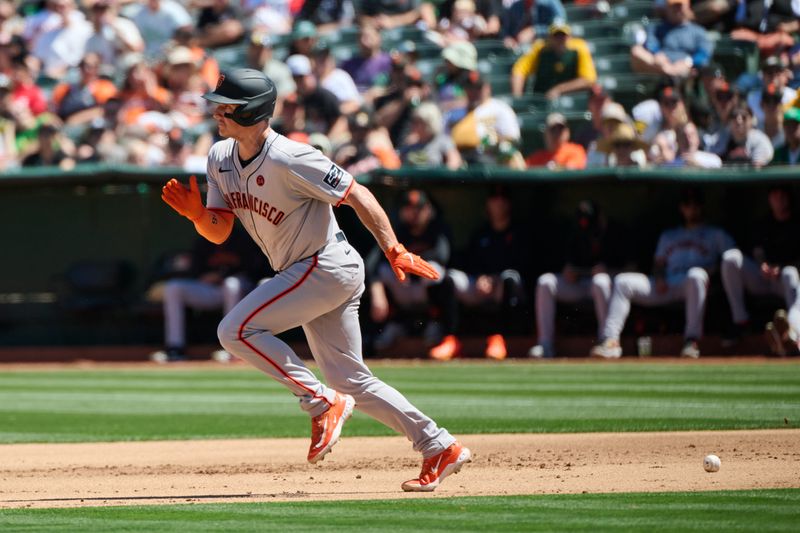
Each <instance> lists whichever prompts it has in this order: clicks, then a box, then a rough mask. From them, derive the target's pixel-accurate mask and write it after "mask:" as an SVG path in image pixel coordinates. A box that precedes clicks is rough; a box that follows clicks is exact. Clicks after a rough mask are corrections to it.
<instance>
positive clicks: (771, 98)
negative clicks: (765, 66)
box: [761, 83, 783, 105]
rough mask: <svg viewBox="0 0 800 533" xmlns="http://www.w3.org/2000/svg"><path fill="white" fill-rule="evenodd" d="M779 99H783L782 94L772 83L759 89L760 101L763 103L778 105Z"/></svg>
mask: <svg viewBox="0 0 800 533" xmlns="http://www.w3.org/2000/svg"><path fill="white" fill-rule="evenodd" d="M781 100H783V95H782V94H781V92H780V91H779V90H778V88H777V87H776V86H775V84H774V83H770V84H769V85H767V86H766V87H764V90H763V91H761V102H762V103H764V104H773V105H780V103H781Z"/></svg>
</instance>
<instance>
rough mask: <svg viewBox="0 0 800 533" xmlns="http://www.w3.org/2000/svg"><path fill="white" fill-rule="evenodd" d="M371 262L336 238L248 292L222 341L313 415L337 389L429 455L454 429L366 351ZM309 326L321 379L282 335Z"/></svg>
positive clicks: (222, 329) (225, 324) (225, 323)
mask: <svg viewBox="0 0 800 533" xmlns="http://www.w3.org/2000/svg"><path fill="white" fill-rule="evenodd" d="M363 292H364V263H363V261H362V259H361V256H360V255H359V254H358V252H357V251H356V250H355V249H354V248H353V247H351V246H350V244H349V243H347V241H342V242H335V243H329V244H328V245H326V246H325V247H324V248H323V249H322V250H320V251H319V252H318V253H317V254H316V255H314V256H312V257H310V258H307V259H303V260H301V261H298V262H297V263H294V264H293V265H291V266H290V267H289V268H287V269H286V270H284V271H282V272H280V273H279V274H277V275H276V276H275V277H274V278H272V279H270V280H269V281H267V282H265V283H263V284H262V285H259V286H258V287H257V288H256V289H254V290H253V292H251V293H250V294H248V295H247V296H246V297H245V298H244V299H243V300H242V301H241V302H240V303H239V304H238V305H236V307H234V309H233V310H232V311H231V312H230V313H228V315H227V316H226V317H225V318H224V319H223V320H222V322H221V323H220V325H219V329H218V335H219V339H220V342H221V343H222V346H223V347H224V348H225V349H226V350H227V351H228V352H230V353H232V354H234V355H236V356H237V357H240V358H242V359H244V360H246V361H248V362H249V363H250V364H252V365H253V366H255V367H256V368H258V369H259V370H261V371H262V372H264V373H265V374H267V375H269V376H271V377H273V378H274V379H276V380H277V381H279V382H280V383H282V384H283V385H285V386H286V387H287V388H288V389H289V390H290V391H291V392H292V393H293V394H294V395H295V396H297V397H298V398H299V400H300V406H301V407H302V409H303V410H305V411H306V412H308V414H309V415H311V416H317V415H320V414H322V413H323V412H325V411H326V410H327V409H328V407H329V406H330V404H331V402H333V399H334V396H335V392H336V391H338V392H341V393H346V394H350V395H352V396H353V397H354V398H355V401H356V408H357V409H359V410H361V411H363V412H364V413H366V414H367V415H369V416H371V417H372V418H375V419H376V420H378V421H380V422H382V423H383V424H385V425H387V426H389V427H390V428H392V429H394V430H395V431H397V432H399V433H402V434H404V435H406V437H408V439H409V440H410V441H411V442H412V443H413V444H414V449H415V450H417V451H419V452H421V453H422V454H423V456H425V457H431V456H433V455H436V454H438V453H440V452H441V451H442V450H444V449H446V448H447V447H448V446H450V445H451V444H453V443H454V442H455V438H453V436H452V435H450V433H448V432H447V430H446V429H444V428H440V427H438V426H437V425H436V423H435V422H434V421H433V420H431V419H430V418H428V417H427V416H425V415H424V414H423V413H422V412H420V411H419V410H418V409H417V408H416V407H414V406H413V405H412V404H411V403H410V402H409V401H408V400H407V399H406V398H405V397H404V396H403V395H402V394H400V393H399V392H398V391H397V390H395V389H394V388H392V387H390V386H389V385H386V384H385V383H384V382H382V381H381V380H380V379H378V378H377V377H375V376H374V375H373V374H372V372H371V371H370V370H369V368H367V365H366V364H365V363H364V360H363V359H362V355H361V329H360V326H359V323H358V306H359V300H360V298H361V294H362V293H363ZM297 326H302V327H303V331H304V332H305V334H306V338H307V339H308V344H309V346H310V347H311V352H312V354H313V356H314V360H315V361H316V362H317V364H318V365H319V368H320V370H321V371H322V374H323V376H324V377H325V380H326V382H327V385H325V384H323V383H321V382H320V381H319V380H318V379H317V377H316V376H315V375H314V373H313V372H311V370H309V369H308V367H306V365H305V364H303V361H302V360H301V359H300V358H299V357H298V356H297V355H296V354H295V353H294V352H293V351H292V349H291V348H290V347H289V346H288V345H287V344H286V343H285V342H283V341H282V340H280V339H278V338H277V337H276V336H275V335H277V334H279V333H281V332H283V331H286V330H288V329H291V328H294V327H297Z"/></svg>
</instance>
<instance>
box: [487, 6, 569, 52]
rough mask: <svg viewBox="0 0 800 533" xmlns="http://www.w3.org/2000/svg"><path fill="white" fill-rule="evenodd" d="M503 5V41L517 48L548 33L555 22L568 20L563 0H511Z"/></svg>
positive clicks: (507, 45) (509, 46)
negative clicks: (532, 0) (530, 0)
mask: <svg viewBox="0 0 800 533" xmlns="http://www.w3.org/2000/svg"><path fill="white" fill-rule="evenodd" d="M503 7H504V9H503V16H502V20H501V24H502V30H501V34H502V36H503V42H504V43H505V45H506V47H508V48H511V49H515V50H516V49H521V48H523V47H524V46H526V45H529V44H530V43H531V42H533V40H534V39H535V38H537V37H543V36H544V35H546V34H547V29H548V28H549V27H550V25H551V24H553V23H554V22H557V21H565V20H567V11H566V10H565V9H564V5H563V4H562V2H561V0H537V1H536V2H528V1H526V0H511V1H510V2H503Z"/></svg>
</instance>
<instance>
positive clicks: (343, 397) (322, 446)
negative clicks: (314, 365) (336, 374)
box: [308, 392, 356, 463]
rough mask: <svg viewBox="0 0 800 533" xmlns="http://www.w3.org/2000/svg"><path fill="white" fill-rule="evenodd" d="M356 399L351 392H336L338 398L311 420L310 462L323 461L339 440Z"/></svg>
mask: <svg viewBox="0 0 800 533" xmlns="http://www.w3.org/2000/svg"><path fill="white" fill-rule="evenodd" d="M355 405H356V401H355V400H354V399H353V397H352V396H350V395H349V394H339V393H338V392H337V393H336V400H334V402H333V405H331V406H330V407H329V408H328V410H327V411H325V412H324V413H322V414H321V415H319V416H315V417H314V418H313V419H312V420H311V447H310V448H309V449H308V462H309V463H316V462H317V461H321V460H322V459H323V458H324V457H325V456H326V455H328V453H329V452H330V451H331V449H332V448H333V445H334V444H336V443H337V442H339V437H340V436H341V434H342V427H344V423H345V422H347V419H348V418H350V415H352V414H353V407H355Z"/></svg>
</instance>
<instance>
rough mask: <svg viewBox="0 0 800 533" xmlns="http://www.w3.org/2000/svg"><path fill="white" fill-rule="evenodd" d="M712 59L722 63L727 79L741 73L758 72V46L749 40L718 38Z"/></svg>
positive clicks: (734, 77)
mask: <svg viewBox="0 0 800 533" xmlns="http://www.w3.org/2000/svg"><path fill="white" fill-rule="evenodd" d="M713 61H714V62H716V63H719V64H720V65H722V68H723V69H725V75H726V76H727V77H728V79H731V80H733V79H736V78H737V77H739V76H740V75H741V74H744V73H745V72H749V73H752V74H755V73H756V72H758V62H759V54H758V47H757V46H756V44H755V43H753V42H750V41H733V40H730V39H726V38H723V39H720V40H719V41H717V43H716V45H715V47H714V57H713Z"/></svg>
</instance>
